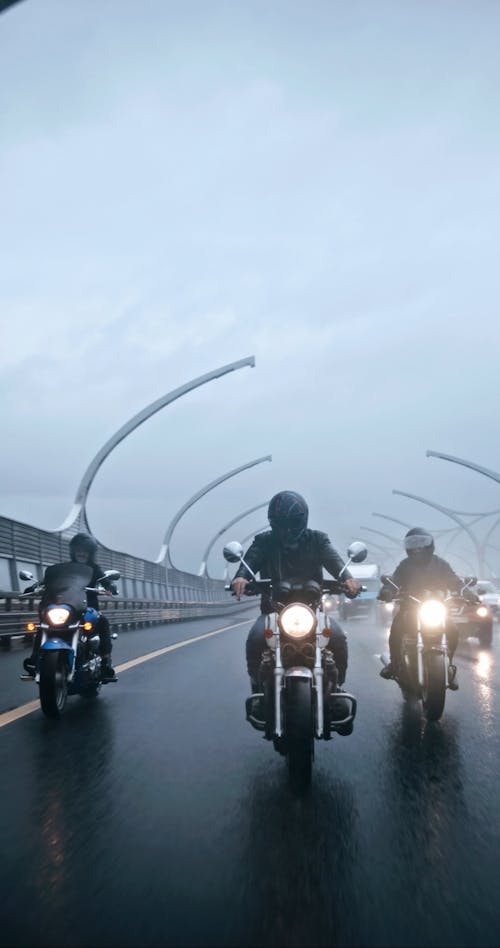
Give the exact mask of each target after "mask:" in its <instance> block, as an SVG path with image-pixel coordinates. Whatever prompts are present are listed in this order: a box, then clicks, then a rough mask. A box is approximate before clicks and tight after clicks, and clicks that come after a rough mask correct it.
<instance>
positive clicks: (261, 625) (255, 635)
mask: <svg viewBox="0 0 500 948" xmlns="http://www.w3.org/2000/svg"><path fill="white" fill-rule="evenodd" d="M265 627H266V616H265V615H261V616H259V618H258V619H257V620H256V622H254V624H253V626H252V628H251V629H250V632H249V633H248V638H247V643H246V655H247V668H248V674H249V675H250V678H251V679H252V681H258V678H259V669H260V663H261V661H262V653H263V651H264V649H265V647H266V638H265V635H264V629H265ZM330 628H331V630H332V634H331V636H330V640H329V642H328V645H327V646H326V647H327V649H329V650H330V651H331V652H332V654H333V657H334V659H335V664H336V666H337V670H338V673H339V685H343V683H344V681H345V676H346V672H347V637H346V634H345V632H343V630H342V629H341V628H340V626H339V624H338V622H335V621H334V620H333V619H330Z"/></svg>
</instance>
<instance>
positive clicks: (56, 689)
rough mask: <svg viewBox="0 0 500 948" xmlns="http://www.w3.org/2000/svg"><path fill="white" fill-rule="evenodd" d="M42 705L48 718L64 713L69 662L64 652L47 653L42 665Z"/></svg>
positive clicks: (40, 687) (40, 685) (40, 686)
mask: <svg viewBox="0 0 500 948" xmlns="http://www.w3.org/2000/svg"><path fill="white" fill-rule="evenodd" d="M39 689H40V704H41V707H42V711H43V713H44V714H45V715H46V716H47V717H48V718H58V717H59V715H60V714H62V713H63V711H64V708H65V706H66V698H67V697H68V662H67V660H66V656H65V654H64V652H56V651H54V652H46V653H45V654H44V656H43V658H42V661H41V663H40V683H39Z"/></svg>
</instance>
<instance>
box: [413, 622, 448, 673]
mask: <svg viewBox="0 0 500 948" xmlns="http://www.w3.org/2000/svg"><path fill="white" fill-rule="evenodd" d="M425 651H435V652H441V653H442V654H443V655H444V657H445V668H446V683H447V682H448V669H449V665H450V660H449V656H448V642H447V639H446V630H445V629H444V627H443V629H442V632H441V636H440V638H439V640H438V637H437V636H436V637H435V639H433V640H431V641H430V642H427V643H425V642H424V640H423V637H422V630H421V628H420V625H419V627H418V632H417V669H418V684H419V686H420V688H423V687H424V685H425V681H424V652H425Z"/></svg>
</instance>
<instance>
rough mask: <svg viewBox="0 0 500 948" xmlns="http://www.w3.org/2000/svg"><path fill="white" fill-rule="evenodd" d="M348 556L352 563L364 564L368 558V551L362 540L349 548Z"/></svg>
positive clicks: (355, 541)
mask: <svg viewBox="0 0 500 948" xmlns="http://www.w3.org/2000/svg"><path fill="white" fill-rule="evenodd" d="M347 555H348V557H349V559H350V561H351V563H362V562H363V560H366V557H367V556H368V550H367V548H366V546H365V544H364V543H362V542H361V540H354V541H353V543H351V544H350V546H348V548H347Z"/></svg>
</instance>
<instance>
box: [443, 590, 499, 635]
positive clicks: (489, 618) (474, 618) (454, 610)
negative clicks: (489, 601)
mask: <svg viewBox="0 0 500 948" xmlns="http://www.w3.org/2000/svg"><path fill="white" fill-rule="evenodd" d="M474 591H475V590H474ZM449 613H450V618H451V620H452V621H453V622H454V623H455V625H456V626H457V627H458V631H459V633H461V634H462V635H464V636H465V637H466V638H467V637H468V636H469V635H472V636H474V637H475V638H477V639H479V642H480V644H481V645H482V646H483V648H487V647H488V646H489V645H491V643H492V641H493V614H492V612H491V609H490V608H489V606H487V605H485V604H484V603H483V602H481V603H477V602H464V601H463V600H462V601H456V602H455V603H453V604H452V605H451V606H450V610H449Z"/></svg>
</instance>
